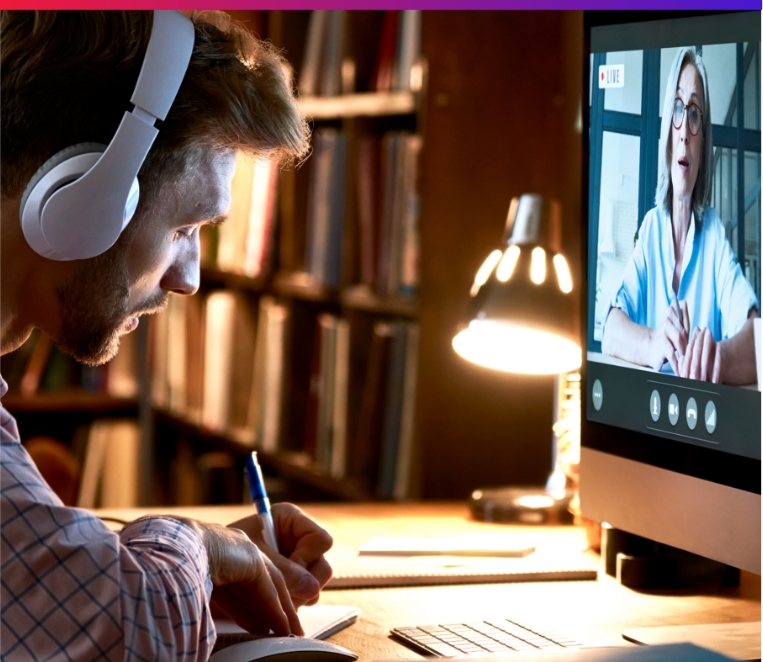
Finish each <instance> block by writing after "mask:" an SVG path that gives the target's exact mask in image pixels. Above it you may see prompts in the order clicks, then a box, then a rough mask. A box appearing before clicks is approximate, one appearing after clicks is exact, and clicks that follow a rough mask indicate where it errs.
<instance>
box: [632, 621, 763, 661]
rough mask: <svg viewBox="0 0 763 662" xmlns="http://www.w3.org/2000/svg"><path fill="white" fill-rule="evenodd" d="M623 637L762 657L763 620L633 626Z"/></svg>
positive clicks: (740, 656) (739, 656)
mask: <svg viewBox="0 0 763 662" xmlns="http://www.w3.org/2000/svg"><path fill="white" fill-rule="evenodd" d="M623 638H624V639H627V640H628V641H632V642H634V643H636V644H646V645H648V646H651V645H656V644H675V643H679V642H689V643H692V644H696V645H697V646H703V647H704V648H709V649H710V650H714V651H716V652H717V653H722V654H723V655H727V656H728V657H731V658H734V659H735V660H760V622H756V623H715V624H711V625H666V626H658V627H647V628H633V629H631V630H625V631H624V632H623Z"/></svg>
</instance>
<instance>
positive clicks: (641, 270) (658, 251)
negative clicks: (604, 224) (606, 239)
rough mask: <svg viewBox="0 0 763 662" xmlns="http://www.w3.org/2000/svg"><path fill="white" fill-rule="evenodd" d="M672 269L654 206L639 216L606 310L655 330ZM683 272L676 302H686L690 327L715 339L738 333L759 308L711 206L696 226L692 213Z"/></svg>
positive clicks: (666, 302) (668, 240)
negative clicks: (632, 244) (629, 252)
mask: <svg viewBox="0 0 763 662" xmlns="http://www.w3.org/2000/svg"><path fill="white" fill-rule="evenodd" d="M675 266H676V257H675V252H674V250H673V231H672V227H671V223H670V216H669V215H668V214H667V213H666V212H665V211H664V210H662V209H658V208H656V207H655V208H654V209H651V210H650V211H649V212H648V213H647V215H646V216H645V217H644V222H643V223H642V224H641V228H640V229H639V236H638V241H637V242H636V246H635V248H634V249H633V253H632V255H631V259H630V261H629V262H628V264H627V266H626V267H625V271H624V272H623V282H622V285H620V288H619V289H618V290H617V292H616V294H615V296H614V298H613V299H612V302H611V304H610V309H611V308H619V309H620V310H622V311H623V312H624V313H625V314H626V315H628V317H629V318H630V319H631V320H632V321H634V322H636V324H641V325H642V326H648V327H651V328H653V329H654V328H657V327H658V326H659V325H661V324H662V323H663V322H664V321H665V317H666V316H667V312H668V308H669V307H670V302H671V300H672V298H673V287H672V281H673V271H674V270H675ZM682 268H683V273H682V274H681V280H680V283H679V286H678V300H679V301H684V300H685V301H686V304H687V306H688V309H689V320H690V322H691V328H692V329H693V328H694V327H695V326H698V327H699V328H700V329H702V328H705V327H707V328H708V329H710V331H711V332H712V334H713V338H715V340H716V341H721V340H725V339H726V338H730V337H732V336H734V335H735V334H737V333H738V332H739V330H740V329H741V328H742V325H743V324H744V323H745V321H746V320H747V316H748V314H749V312H750V309H751V308H758V310H760V309H759V307H758V299H757V298H756V296H755V292H754V291H753V289H752V287H751V286H750V283H749V282H748V281H747V279H746V278H745V276H744V274H743V272H742V269H741V267H740V266H739V262H738V261H737V259H736V257H735V256H734V252H733V251H732V249H731V245H730V244H729V242H728V240H727V239H726V234H725V231H724V227H723V223H722V222H721V219H720V217H719V216H718V213H717V212H716V211H715V209H713V208H712V207H705V211H704V213H703V214H702V222H701V223H696V221H695V218H694V214H692V218H691V222H690V223H689V233H688V235H687V237H686V248H685V251H684V260H683V265H682Z"/></svg>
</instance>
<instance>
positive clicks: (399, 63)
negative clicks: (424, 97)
mask: <svg viewBox="0 0 763 662" xmlns="http://www.w3.org/2000/svg"><path fill="white" fill-rule="evenodd" d="M420 57H421V10H419V9H406V10H404V11H402V12H401V15H400V29H399V31H398V41H397V51H396V59H395V66H394V69H393V74H392V89H394V90H410V89H412V88H413V87H414V86H413V85H412V84H411V83H412V81H411V72H412V70H413V66H414V65H415V64H417V63H418V61H419V59H420Z"/></svg>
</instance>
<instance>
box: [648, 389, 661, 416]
mask: <svg viewBox="0 0 763 662" xmlns="http://www.w3.org/2000/svg"><path fill="white" fill-rule="evenodd" d="M660 410H661V403H660V394H659V393H658V392H657V389H654V391H652V395H651V397H650V398H649V413H650V414H651V416H652V420H653V421H654V422H655V423H656V422H657V421H658V420H659V418H660Z"/></svg>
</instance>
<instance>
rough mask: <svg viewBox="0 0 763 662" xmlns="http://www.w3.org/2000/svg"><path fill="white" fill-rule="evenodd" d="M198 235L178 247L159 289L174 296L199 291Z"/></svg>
mask: <svg viewBox="0 0 763 662" xmlns="http://www.w3.org/2000/svg"><path fill="white" fill-rule="evenodd" d="M199 255H200V247H199V234H198V232H197V233H195V234H194V237H193V239H192V240H191V241H188V242H184V245H183V246H181V247H179V248H178V250H177V252H176V254H175V256H174V259H173V261H172V263H171V264H170V266H169V267H168V268H167V271H165V272H164V276H163V277H162V280H161V282H160V285H161V288H162V289H163V290H166V291H167V292H174V293H176V294H194V293H195V292H196V291H197V290H198V289H199V279H200V276H199Z"/></svg>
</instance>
